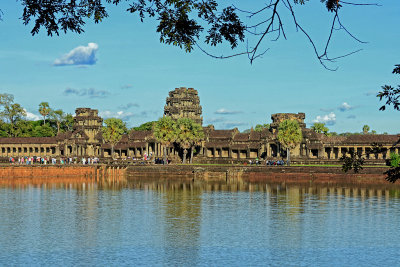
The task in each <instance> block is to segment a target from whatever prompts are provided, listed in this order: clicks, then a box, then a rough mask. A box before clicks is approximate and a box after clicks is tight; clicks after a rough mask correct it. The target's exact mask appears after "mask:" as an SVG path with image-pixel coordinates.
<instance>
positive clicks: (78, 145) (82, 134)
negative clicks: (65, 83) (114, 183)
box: [0, 87, 400, 163]
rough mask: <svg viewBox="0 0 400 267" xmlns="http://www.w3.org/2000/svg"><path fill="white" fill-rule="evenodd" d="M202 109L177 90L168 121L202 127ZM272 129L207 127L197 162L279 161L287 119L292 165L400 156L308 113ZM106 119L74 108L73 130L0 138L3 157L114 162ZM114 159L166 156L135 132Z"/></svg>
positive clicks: (385, 138) (376, 139)
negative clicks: (294, 130)
mask: <svg viewBox="0 0 400 267" xmlns="http://www.w3.org/2000/svg"><path fill="white" fill-rule="evenodd" d="M201 115H202V109H201V106H200V99H199V96H198V93H197V91H196V90H194V89H193V88H189V89H186V88H183V87H182V88H177V89H175V90H173V91H171V92H170V93H169V97H167V100H166V106H165V108H164V116H171V117H172V118H173V119H178V118H180V117H188V118H191V119H193V120H195V121H196V122H198V123H202V120H203V119H202V117H201ZM271 119H272V123H271V128H270V129H264V130H263V131H261V132H256V131H253V130H251V131H250V132H249V133H240V132H239V130H238V129H237V128H235V129H229V130H216V129H214V127H213V126H208V127H203V129H204V132H205V140H204V141H203V142H202V144H201V145H199V146H198V147H197V148H196V152H195V153H194V155H195V159H194V161H195V162H213V163H231V162H232V163H233V162H242V161H247V160H249V159H255V158H268V159H277V158H281V157H284V156H285V150H284V149H282V148H281V146H280V144H279V142H278V140H277V129H278V126H279V124H280V123H281V122H282V121H284V120H286V119H292V120H297V121H298V122H299V124H300V127H301V129H302V133H303V140H302V142H301V143H300V144H299V145H298V146H297V147H296V148H295V149H293V150H292V151H291V156H292V160H293V161H298V162H307V161H308V162H310V161H335V160H338V159H339V158H340V157H341V156H342V155H345V154H347V153H349V152H356V153H359V154H363V155H367V156H366V157H367V161H368V160H370V161H372V162H375V163H383V162H384V159H387V158H389V154H390V152H395V153H399V152H400V151H399V149H400V144H397V145H395V146H394V147H393V144H395V143H396V141H397V140H398V139H399V136H396V135H379V134H362V135H352V136H347V137H344V136H332V137H328V136H325V135H324V134H318V133H316V132H314V131H313V130H311V129H308V128H306V124H305V123H304V119H305V114H304V113H298V114H294V113H277V114H272V116H271ZM102 121H103V120H102V118H101V117H99V116H98V112H97V110H93V109H89V108H78V109H76V116H75V119H74V122H75V123H74V127H73V131H70V132H66V133H63V134H60V135H58V136H56V137H24V138H0V157H9V156H14V157H20V156H56V157H60V156H61V157H63V156H68V157H75V156H76V157H81V156H85V157H87V156H91V157H92V156H93V157H94V156H97V157H106V158H107V157H111V155H110V154H111V146H110V145H109V144H106V143H104V141H103V138H102V135H101V127H102ZM372 143H376V144H380V145H382V147H383V152H381V153H376V154H371V153H368V152H371V149H372ZM115 153H116V155H115V156H116V157H119V158H127V157H131V158H132V157H135V158H138V157H139V158H140V157H143V156H144V154H145V153H146V154H147V155H150V154H152V155H155V156H156V157H162V153H163V145H162V144H161V143H160V142H158V141H157V140H156V139H155V138H154V136H153V134H152V132H151V131H132V132H130V133H129V134H127V135H124V136H123V137H122V139H121V141H120V142H119V143H118V144H116V146H115ZM167 154H168V157H169V158H170V159H175V160H179V157H181V156H182V153H180V150H179V148H178V147H177V146H176V145H174V144H172V145H170V146H168V147H167Z"/></svg>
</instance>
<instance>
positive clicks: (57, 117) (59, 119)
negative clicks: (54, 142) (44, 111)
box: [50, 109, 65, 134]
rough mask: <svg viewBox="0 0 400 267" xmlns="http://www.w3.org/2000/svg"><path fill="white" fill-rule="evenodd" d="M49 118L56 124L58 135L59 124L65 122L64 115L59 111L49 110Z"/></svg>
mask: <svg viewBox="0 0 400 267" xmlns="http://www.w3.org/2000/svg"><path fill="white" fill-rule="evenodd" d="M50 118H51V119H52V120H54V121H55V122H56V124H57V134H59V133H60V129H61V124H62V123H63V121H64V120H65V113H64V111H62V110H61V109H57V110H51V111H50Z"/></svg>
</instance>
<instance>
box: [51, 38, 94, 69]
mask: <svg viewBox="0 0 400 267" xmlns="http://www.w3.org/2000/svg"><path fill="white" fill-rule="evenodd" d="M98 49H99V45H98V44H96V43H88V45H87V46H78V47H76V48H74V49H72V50H71V51H70V52H69V53H68V54H65V55H63V56H62V57H61V58H58V59H56V60H55V61H54V66H66V65H94V64H96V61H97V58H96V51H97V50H98Z"/></svg>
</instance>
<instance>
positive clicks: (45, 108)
mask: <svg viewBox="0 0 400 267" xmlns="http://www.w3.org/2000/svg"><path fill="white" fill-rule="evenodd" d="M50 112H51V109H50V106H49V103H48V102H42V103H40V104H39V113H40V114H41V115H42V116H43V121H44V122H43V125H44V124H46V117H47V115H49V114H50Z"/></svg>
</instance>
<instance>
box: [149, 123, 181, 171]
mask: <svg viewBox="0 0 400 267" xmlns="http://www.w3.org/2000/svg"><path fill="white" fill-rule="evenodd" d="M153 133H154V137H155V138H156V139H157V140H158V141H159V142H160V143H161V144H162V145H163V147H164V151H163V154H164V155H163V158H164V164H165V163H166V162H167V146H169V145H170V144H171V143H173V142H175V140H176V124H175V121H174V120H173V119H172V118H171V117H168V116H164V117H162V118H160V119H159V120H158V121H156V122H155V123H154V126H153Z"/></svg>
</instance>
